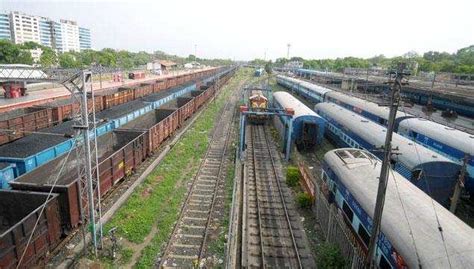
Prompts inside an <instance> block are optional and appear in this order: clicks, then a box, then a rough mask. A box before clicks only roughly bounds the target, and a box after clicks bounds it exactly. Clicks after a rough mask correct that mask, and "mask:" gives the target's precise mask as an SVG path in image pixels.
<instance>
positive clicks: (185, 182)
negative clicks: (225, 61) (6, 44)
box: [0, 65, 474, 269]
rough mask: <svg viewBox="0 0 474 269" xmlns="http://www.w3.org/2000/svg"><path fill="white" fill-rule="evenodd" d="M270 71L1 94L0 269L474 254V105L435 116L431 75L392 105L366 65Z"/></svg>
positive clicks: (473, 259)
mask: <svg viewBox="0 0 474 269" xmlns="http://www.w3.org/2000/svg"><path fill="white" fill-rule="evenodd" d="M27 71H28V70H27ZM35 72H36V71H35ZM45 72H46V71H45ZM268 72H269V71H268V70H266V69H265V70H264V69H263V68H258V69H256V68H253V67H244V66H242V65H231V66H220V67H213V68H202V69H195V70H193V71H186V72H184V71H183V72H176V73H174V74H169V75H166V76H155V75H151V76H149V77H148V78H144V79H139V80H132V79H130V80H127V82H126V83H118V84H117V83H114V82H107V83H104V84H103V86H104V87H103V88H100V86H99V85H98V84H97V83H91V84H87V74H85V73H82V76H79V75H78V77H74V79H77V78H79V77H80V78H81V79H83V80H82V83H83V84H82V85H83V88H82V91H81V90H79V91H76V92H73V93H72V94H71V93H69V91H68V90H66V89H69V88H68V86H66V85H69V87H72V86H70V85H79V84H78V83H77V82H75V81H74V83H73V84H66V83H65V82H64V81H62V82H61V83H64V85H65V86H66V87H65V88H55V89H53V90H51V91H49V92H47V91H45V90H41V89H37V90H35V91H34V93H33V94H31V95H30V96H29V97H28V98H26V99H23V100H22V99H21V98H20V99H19V100H18V101H15V100H16V99H9V100H0V111H1V116H0V130H1V132H0V187H1V190H0V205H1V210H0V225H1V226H0V268H2V269H3V268H5V269H10V268H366V267H367V266H368V264H367V262H372V263H373V266H374V267H375V268H416V267H419V268H422V267H423V268H473V267H474V241H473V240H474V232H473V229H472V228H473V227H474V198H473V197H474V178H473V177H472V175H473V174H474V170H473V164H474V160H473V158H472V157H473V155H474V136H473V133H474V131H473V130H474V127H473V126H474V125H473V124H474V123H473V122H474V121H473V119H472V114H470V113H473V111H472V109H473V106H469V105H466V106H464V105H463V106H458V107H457V109H459V110H458V111H457V113H459V116H458V117H457V118H456V119H447V118H446V117H445V116H443V115H442V113H441V111H443V109H451V108H452V107H451V106H452V103H451V102H447V101H446V100H444V99H443V98H445V97H446V96H447V95H448V94H446V93H444V92H442V91H443V89H444V88H443V89H442V87H441V86H438V87H439V89H438V88H436V91H435V92H436V94H434V95H433V96H431V97H430V100H431V98H433V106H434V107H436V109H437V110H438V112H435V111H432V113H428V114H427V113H425V111H426V110H425V107H426V106H427V104H426V100H425V99H424V98H425V97H426V96H425V95H424V93H420V92H417V91H415V90H412V89H410V90H406V92H405V93H406V96H405V97H407V98H411V99H412V101H413V102H414V103H413V104H412V105H411V106H410V107H406V108H405V107H401V108H399V111H398V113H397V115H396V116H394V117H393V118H390V117H391V114H390V113H389V112H390V110H389V108H387V107H384V106H381V105H380V104H381V103H382V102H384V101H386V98H384V97H383V96H382V95H383V94H382V93H381V92H378V93H376V94H372V95H368V94H367V87H366V88H364V87H363V82H364V81H363V78H361V77H358V76H354V77H353V78H351V79H355V80H359V81H358V82H359V84H360V85H362V86H361V87H362V88H361V87H355V88H354V89H352V90H350V91H348V90H346V89H344V88H343V87H342V86H341V85H342V84H343V82H342V81H343V80H344V79H347V76H341V75H337V76H336V75H334V76H332V75H330V74H327V73H324V74H323V73H317V72H313V71H311V70H307V69H295V70H286V69H285V70H278V69H275V70H274V71H273V72H274V73H273V74H268ZM42 79H43V80H45V79H44V78H42ZM336 80H337V82H335V81H336ZM371 82H373V83H382V82H380V81H379V78H376V77H371ZM48 83H56V84H57V81H56V82H54V81H52V80H51V81H49V80H48ZM338 83H340V84H341V85H339V84H338ZM371 85H372V84H371ZM417 86H419V87H420V88H423V89H424V88H426V87H427V86H426V83H425V82H420V81H415V83H413V84H412V85H411V87H413V88H416V87H417ZM456 86H457V85H456ZM87 87H91V88H90V89H92V88H94V91H92V90H91V91H89V92H87V90H86V89H87ZM469 87H470V86H469V85H463V86H462V87H461V88H460V89H458V90H459V91H462V93H463V94H466V93H467V94H471V90H472V89H471V88H469ZM376 88H377V87H376V86H373V88H372V89H371V90H372V91H375V89H376ZM401 92H402V93H403V92H404V90H403V88H402V90H401ZM414 92H416V93H418V94H419V95H416V96H415V94H414ZM438 93H439V94H438ZM69 96H70V97H71V98H68V97H69ZM368 96H370V98H369V97H368ZM417 98H418V99H417ZM436 98H438V99H436ZM415 99H416V100H418V101H416V100H415ZM464 99H465V100H463V102H467V103H468V102H470V99H469V98H464ZM414 100H415V101H414ZM435 100H436V101H435ZM430 102H431V101H430ZM463 104H464V103H463ZM447 107H448V108H447ZM392 123H393V126H394V130H393V136H392V138H391V143H392V144H390V145H391V146H393V148H394V152H392V153H393V154H391V155H389V158H390V160H389V161H388V163H389V168H388V170H387V171H388V172H386V175H387V178H388V183H387V188H386V189H387V194H386V198H385V199H386V203H385V208H386V211H384V213H383V214H384V215H383V218H382V220H381V224H380V233H379V234H378V236H377V237H376V239H375V240H373V241H374V242H375V243H372V244H371V243H370V242H371V238H372V229H373V227H374V223H375V222H374V219H375V216H374V215H375V214H376V213H377V212H376V210H375V209H374V208H375V206H376V203H377V201H378V199H379V196H378V193H377V186H378V184H379V176H380V175H381V173H382V172H381V171H383V169H384V168H383V166H382V165H383V163H382V161H383V160H384V150H383V149H384V141H385V137H386V134H387V130H388V128H390V126H391V124H392ZM87 152H88V153H87ZM84 156H86V157H85V159H86V160H87V162H84V161H83V160H84ZM371 247H373V248H374V249H375V250H374V254H373V255H374V256H373V260H372V259H371V258H370V257H369V252H370V248H371Z"/></svg>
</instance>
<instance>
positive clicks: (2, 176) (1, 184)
mask: <svg viewBox="0 0 474 269" xmlns="http://www.w3.org/2000/svg"><path fill="white" fill-rule="evenodd" d="M14 178H15V164H12V163H2V162H0V189H8V188H10V185H8V183H9V182H10V181H12V180H13V179H14Z"/></svg>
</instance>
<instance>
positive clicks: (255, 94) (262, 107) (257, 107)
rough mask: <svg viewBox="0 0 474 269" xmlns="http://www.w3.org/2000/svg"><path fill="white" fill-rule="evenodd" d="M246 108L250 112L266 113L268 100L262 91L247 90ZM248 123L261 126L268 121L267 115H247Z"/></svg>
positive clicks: (256, 89)
mask: <svg viewBox="0 0 474 269" xmlns="http://www.w3.org/2000/svg"><path fill="white" fill-rule="evenodd" d="M247 93H248V100H247V102H248V107H249V109H250V111H252V112H257V113H258V112H266V111H267V109H268V98H267V97H266V96H265V94H264V93H263V91H262V90H261V89H258V88H253V89H248V91H247ZM248 119H249V121H250V122H252V123H254V124H263V123H265V121H267V120H268V115H255V114H250V115H248Z"/></svg>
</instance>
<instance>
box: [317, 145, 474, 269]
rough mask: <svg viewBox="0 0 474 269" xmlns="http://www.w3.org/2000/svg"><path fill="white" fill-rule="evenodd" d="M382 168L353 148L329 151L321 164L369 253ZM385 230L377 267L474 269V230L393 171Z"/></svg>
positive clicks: (331, 192)
mask: <svg viewBox="0 0 474 269" xmlns="http://www.w3.org/2000/svg"><path fill="white" fill-rule="evenodd" d="M381 166H382V165H381V162H380V161H379V160H377V158H376V157H375V156H373V155H372V154H371V153H369V152H367V151H365V150H360V149H354V148H351V149H348V148H345V149H344V148H343V149H336V150H332V151H329V152H328V153H326V154H325V156H324V160H323V164H322V179H323V182H324V183H323V184H324V185H326V186H327V188H326V189H327V193H326V197H327V198H328V201H329V202H331V203H332V202H334V205H335V206H336V207H337V208H339V209H340V212H341V214H342V216H343V217H344V219H345V220H346V224H347V225H348V226H349V227H350V228H351V231H352V232H353V234H354V236H355V237H356V238H357V242H358V243H359V244H360V245H362V247H363V248H364V249H365V250H367V248H368V244H369V241H370V236H371V231H372V225H373V224H372V221H373V212H374V208H375V201H376V196H377V186H378V184H379V176H380V170H381ZM323 189H324V188H323ZM440 226H441V227H440ZM380 232H381V234H380V235H379V238H378V241H377V249H376V261H377V267H378V268H473V267H474V248H473V247H472V246H473V238H474V232H473V230H472V228H471V227H469V226H468V225H467V224H465V223H464V222H463V221H461V220H460V219H458V218H457V217H456V216H455V215H453V214H452V213H451V212H449V211H448V210H447V209H445V208H444V207H443V206H441V205H440V204H438V203H437V202H433V201H432V199H431V198H430V197H429V196H428V195H426V194H425V193H424V192H422V191H420V190H419V189H418V188H416V187H415V186H414V185H413V184H410V183H409V182H407V181H406V180H404V178H403V177H402V176H401V175H400V174H398V173H397V172H396V171H393V170H391V171H390V173H389V179H388V186H387V191H386V196H385V206H384V212H383V218H382V223H381V229H380Z"/></svg>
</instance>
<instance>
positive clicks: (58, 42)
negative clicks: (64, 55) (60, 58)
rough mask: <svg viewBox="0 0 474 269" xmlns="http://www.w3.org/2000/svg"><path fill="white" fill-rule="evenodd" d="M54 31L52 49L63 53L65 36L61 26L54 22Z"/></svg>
mask: <svg viewBox="0 0 474 269" xmlns="http://www.w3.org/2000/svg"><path fill="white" fill-rule="evenodd" d="M52 29H53V40H52V41H53V44H52V48H54V49H55V50H56V51H59V52H63V34H62V30H61V24H60V23H58V22H55V21H54V22H52Z"/></svg>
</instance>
